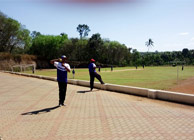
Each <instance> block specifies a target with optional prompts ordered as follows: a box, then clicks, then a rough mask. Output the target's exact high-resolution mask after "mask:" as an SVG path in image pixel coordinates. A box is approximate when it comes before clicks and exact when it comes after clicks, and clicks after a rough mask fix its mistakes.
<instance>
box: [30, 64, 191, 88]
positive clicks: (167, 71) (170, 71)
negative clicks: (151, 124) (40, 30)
mask: <svg viewBox="0 0 194 140" xmlns="http://www.w3.org/2000/svg"><path fill="white" fill-rule="evenodd" d="M97 72H98V69H97ZM27 73H31V72H27ZM98 73H99V74H100V75H101V76H102V79H103V81H104V82H105V83H112V84H118V85H128V86H136V87H144V88H152V89H165V90H167V89H169V88H171V87H172V86H174V85H176V84H177V67H172V66H162V67H161V66H160V67H145V68H144V69H143V68H142V67H139V68H138V69H137V70H136V69H135V67H118V68H114V70H113V71H112V72H111V69H110V68H101V72H98ZM35 74H37V75H44V76H52V77H56V69H52V70H50V69H49V70H37V71H36V72H35ZM191 77H194V67H193V66H185V67H184V70H183V71H182V69H181V66H180V67H178V82H181V81H183V80H185V79H188V78H191ZM68 78H69V79H73V74H72V72H71V73H69V75H68ZM75 79H80V80H88V81H89V72H88V69H75ZM95 81H97V79H96V80H95Z"/></svg>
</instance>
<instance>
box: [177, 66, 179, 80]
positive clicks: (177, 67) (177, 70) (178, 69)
mask: <svg viewBox="0 0 194 140" xmlns="http://www.w3.org/2000/svg"><path fill="white" fill-rule="evenodd" d="M178 79H179V68H178V65H177V82H178Z"/></svg>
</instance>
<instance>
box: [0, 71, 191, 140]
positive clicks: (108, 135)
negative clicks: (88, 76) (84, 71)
mask: <svg viewBox="0 0 194 140" xmlns="http://www.w3.org/2000/svg"><path fill="white" fill-rule="evenodd" d="M65 103H66V104H67V105H66V106H64V107H58V106H57V105H58V85H57V82H53V81H47V80H41V79H36V78H29V77H23V76H17V75H12V74H8V73H1V72H0V140H1V139H3V140H176V139H177V140H194V107H193V106H188V105H182V104H176V103H170V102H165V101H159V100H152V99H147V98H143V97H137V96H132V95H126V94H121V93H116V92H109V91H103V90H97V89H94V91H93V92H89V88H87V87H81V86H74V85H68V89H67V97H66V102H65Z"/></svg>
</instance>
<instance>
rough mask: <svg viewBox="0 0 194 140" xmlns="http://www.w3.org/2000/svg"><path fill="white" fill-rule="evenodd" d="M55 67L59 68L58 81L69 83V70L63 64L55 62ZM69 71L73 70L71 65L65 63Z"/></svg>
mask: <svg viewBox="0 0 194 140" xmlns="http://www.w3.org/2000/svg"><path fill="white" fill-rule="evenodd" d="M54 66H55V67H56V68H57V81H58V82H65V83H67V70H66V69H65V68H64V66H62V63H60V62H55V63H54ZM65 66H66V67H67V68H68V69H71V68H70V66H69V64H67V63H65Z"/></svg>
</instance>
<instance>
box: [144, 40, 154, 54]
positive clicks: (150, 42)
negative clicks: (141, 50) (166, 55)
mask: <svg viewBox="0 0 194 140" xmlns="http://www.w3.org/2000/svg"><path fill="white" fill-rule="evenodd" d="M145 45H146V46H147V47H148V52H149V49H150V47H152V46H154V42H153V41H152V39H151V38H149V39H148V41H146V42H145Z"/></svg>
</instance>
